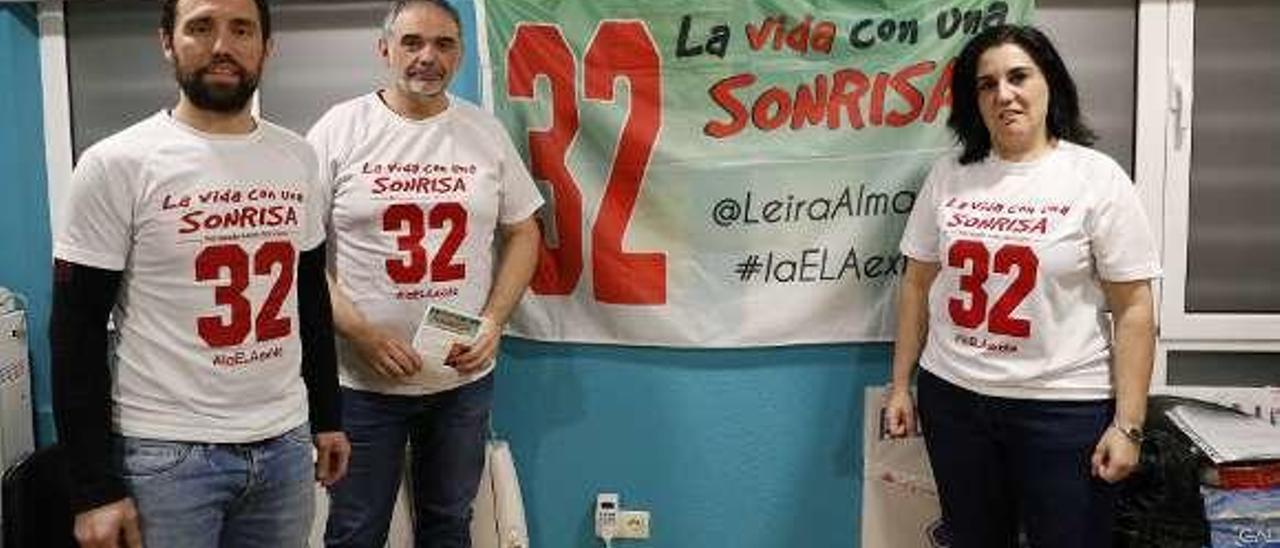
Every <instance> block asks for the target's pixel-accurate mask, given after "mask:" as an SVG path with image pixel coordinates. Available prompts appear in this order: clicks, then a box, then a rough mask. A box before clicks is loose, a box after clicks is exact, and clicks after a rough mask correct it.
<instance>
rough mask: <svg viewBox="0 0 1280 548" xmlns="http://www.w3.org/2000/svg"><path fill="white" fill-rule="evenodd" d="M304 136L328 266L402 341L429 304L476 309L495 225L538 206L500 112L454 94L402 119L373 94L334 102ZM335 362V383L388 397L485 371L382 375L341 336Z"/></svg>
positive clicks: (430, 389) (485, 286)
mask: <svg viewBox="0 0 1280 548" xmlns="http://www.w3.org/2000/svg"><path fill="white" fill-rule="evenodd" d="M307 139H308V140H309V141H311V144H312V145H313V146H315V148H316V152H317V153H318V154H319V155H320V161H321V168H320V172H321V180H322V181H324V182H325V183H326V184H328V185H329V190H330V192H331V200H332V204H333V209H332V211H331V212H330V219H329V222H330V224H329V231H330V234H331V238H330V242H332V244H331V247H330V251H331V252H332V255H331V264H330V267H331V268H332V269H333V272H334V274H335V276H336V277H337V278H338V280H339V281H340V282H341V283H342V284H343V285H344V286H345V288H346V291H347V295H348V296H349V297H350V298H351V300H352V301H353V303H354V304H355V306H356V309H358V310H359V311H360V312H361V313H362V314H364V316H365V318H366V319H367V320H368V321H370V322H371V323H373V324H375V325H378V326H381V327H383V328H385V329H388V330H389V331H390V332H392V333H393V334H395V335H397V336H399V337H401V339H402V340H404V341H406V342H409V341H412V340H413V334H414V332H415V330H416V329H417V326H418V323H419V321H420V320H421V318H422V313H423V311H425V310H426V307H427V305H428V304H430V303H438V304H443V305H447V306H451V307H453V308H457V309H460V310H463V311H466V312H470V313H473V314H479V313H480V312H481V310H482V309H483V307H484V305H485V302H486V300H487V299H488V296H489V288H490V286H491V285H492V283H493V277H494V268H493V267H494V235H495V233H496V231H497V229H498V225H499V223H501V224H512V223H516V222H519V221H523V220H525V219H528V218H529V217H530V216H531V215H533V213H534V212H536V211H537V209H538V208H539V207H541V206H542V197H541V195H540V194H539V193H538V190H537V187H535V186H534V184H533V179H532V178H530V176H529V173H528V171H527V170H526V169H525V165H524V162H523V161H522V160H521V159H520V156H519V154H518V153H517V152H516V150H515V147H514V146H513V145H512V144H511V140H510V139H509V138H508V137H507V134H506V130H505V129H503V127H502V125H501V124H500V123H499V122H498V121H497V119H495V118H494V117H493V116H491V115H489V114H488V113H486V112H484V111H482V110H480V109H479V108H477V107H476V106H475V105H472V104H470V103H467V102H465V101H462V100H460V99H457V98H455V97H452V96H450V97H449V107H448V108H446V109H445V110H444V111H443V112H441V113H440V114H437V115H435V116H432V117H430V118H427V119H425V120H420V121H415V120H409V119H406V118H403V117H401V116H399V115H397V114H396V113H395V112H394V111H392V110H391V109H390V108H389V107H387V105H386V104H385V103H383V101H382V99H381V98H380V97H379V96H378V95H377V94H376V93H370V94H367V95H363V96H360V97H357V98H355V99H351V100H349V101H346V102H343V103H340V104H338V105H336V106H334V107H333V108H332V109H330V110H329V112H327V113H325V115H324V116H323V117H321V118H320V121H318V122H316V125H315V126H314V127H312V128H311V131H310V132H309V133H308V134H307ZM338 363H339V372H340V376H339V378H340V380H341V382H342V384H343V386H347V387H350V388H356V389H360V390H368V391H375V392H381V393H387V394H430V393H435V392H440V391H443V390H448V389H450V388H454V387H456V386H461V385H463V384H466V383H468V382H471V381H474V380H476V379H478V378H480V377H483V376H484V375H486V374H488V373H489V371H490V370H492V368H493V365H492V364H490V365H489V366H488V367H486V368H484V369H483V370H482V371H478V372H476V373H473V374H470V375H460V374H458V373H457V372H456V371H454V370H453V369H447V368H425V369H424V371H423V373H422V374H420V375H418V376H416V377H415V378H413V379H412V380H411V381H410V382H398V381H390V380H387V379H384V378H382V377H380V376H378V375H377V374H376V373H374V372H373V370H372V369H370V368H369V367H368V366H366V365H365V364H364V363H363V361H362V360H361V359H360V357H359V355H358V353H357V352H356V351H355V349H354V348H353V347H352V346H351V345H350V344H349V343H348V342H347V341H346V340H345V339H344V338H342V337H339V338H338Z"/></svg>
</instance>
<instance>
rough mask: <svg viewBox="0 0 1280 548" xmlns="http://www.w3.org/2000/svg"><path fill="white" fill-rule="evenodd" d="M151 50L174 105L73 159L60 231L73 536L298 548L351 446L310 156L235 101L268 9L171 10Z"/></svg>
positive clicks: (298, 141) (58, 382)
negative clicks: (164, 67)
mask: <svg viewBox="0 0 1280 548" xmlns="http://www.w3.org/2000/svg"><path fill="white" fill-rule="evenodd" d="M160 39H161V45H162V47H163V49H164V55H165V57H166V58H167V59H168V60H169V62H170V63H172V64H173V69H174V74H175V78H176V80H177V83H178V87H179V96H178V102H177V105H176V106H174V107H173V108H172V109H166V110H162V111H160V112H158V113H156V114H154V115H152V116H151V117H149V118H147V119H146V120H143V121H142V122H139V123H137V124H135V125H133V126H131V127H129V128H127V129H125V130H123V131H121V132H119V133H116V134H115V135H112V136H110V137H108V138H106V139H104V140H102V141H100V142H98V143H96V144H95V145H94V146H92V147H90V148H89V149H88V150H87V151H85V153H84V154H83V156H82V157H81V158H80V161H79V163H78V165H77V166H76V168H75V171H74V173H73V175H72V190H71V193H70V198H69V203H68V205H67V207H68V211H69V215H67V217H66V218H67V219H68V220H67V222H66V224H65V225H63V226H61V227H58V228H57V230H56V236H55V243H54V260H55V265H54V278H55V279H54V307H53V318H52V322H51V332H52V333H51V335H52V337H51V338H52V343H53V377H54V410H55V416H56V418H57V423H58V436H59V439H60V441H61V443H62V444H64V445H65V446H66V449H67V453H68V455H69V456H70V459H71V463H70V464H71V466H70V472H71V475H72V485H73V486H74V488H73V494H72V499H73V500H72V506H73V510H74V511H75V512H76V519H75V535H76V539H77V540H78V541H79V542H80V544H81V546H84V547H86V548H88V547H95V548H96V547H114V546H130V547H138V546H141V545H142V544H143V543H145V544H146V546H149V547H183V548H216V547H220V546H236V547H241V546H243V547H257V546H261V547H272V548H278V547H302V546H305V545H306V541H307V537H308V532H309V530H310V526H311V522H312V513H313V500H312V499H313V496H314V492H315V488H314V481H317V480H318V481H320V482H321V483H322V484H325V485H329V484H332V483H333V482H335V481H337V480H338V479H339V478H341V477H342V475H343V474H344V473H345V470H346V460H347V455H348V454H349V452H350V446H349V445H348V443H347V440H346V436H345V435H344V434H343V433H342V431H341V416H340V414H339V404H340V402H339V397H340V394H339V392H338V385H337V375H336V359H335V353H334V343H333V323H332V313H331V308H330V303H329V298H328V288H327V283H326V280H325V274H324V263H325V246H324V238H325V231H324V218H325V214H326V211H327V203H326V197H325V193H324V192H323V190H322V188H321V187H320V186H318V185H319V180H318V177H317V170H318V167H317V163H316V156H315V153H314V152H313V151H312V149H311V148H310V147H309V146H308V145H307V143H306V141H304V140H303V139H302V138H301V137H299V136H298V135H296V134H293V133H291V132H289V131H288V130H285V129H283V128H281V127H278V126H276V125H274V124H271V123H269V122H266V121H264V120H262V119H260V118H257V117H255V116H253V115H252V114H251V112H250V110H249V108H248V105H249V100H250V99H251V97H252V96H253V94H254V91H255V90H256V88H257V84H258V79H259V77H260V75H261V74H262V69H263V65H264V63H265V61H266V59H267V56H268V54H269V52H270V50H271V19H270V13H269V12H268V9H267V5H266V0H167V1H166V2H164V5H163V15H162V18H161V28H160ZM113 312H114V321H115V325H116V327H117V328H118V330H119V341H118V344H117V345H116V346H115V348H114V356H112V357H113V358H114V360H109V356H108V344H107V323H108V317H109V315H111V314H112V313H113ZM112 361H114V364H115V365H114V367H112V366H110V365H109V363H110V362H112ZM313 450H314V454H315V457H314V459H313Z"/></svg>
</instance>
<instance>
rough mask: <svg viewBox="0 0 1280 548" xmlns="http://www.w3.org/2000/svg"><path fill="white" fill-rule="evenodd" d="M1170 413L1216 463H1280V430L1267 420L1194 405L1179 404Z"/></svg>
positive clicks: (1175, 421) (1174, 420) (1174, 421)
mask: <svg viewBox="0 0 1280 548" xmlns="http://www.w3.org/2000/svg"><path fill="white" fill-rule="evenodd" d="M1166 413H1167V414H1168V416H1169V419H1170V420H1172V421H1173V423H1174V424H1176V425H1178V428H1179V429H1181V430H1182V431H1183V433H1185V434H1186V435H1187V437H1189V438H1191V441H1193V442H1195V444H1196V446H1197V447H1199V448H1200V450H1201V451H1204V454H1205V455H1207V456H1208V457H1209V459H1211V460H1212V461H1213V463H1214V464H1222V463H1224V462H1240V461H1257V460H1280V428H1278V427H1275V426H1272V425H1271V424H1269V423H1268V422H1267V421H1264V420H1262V419H1259V418H1256V417H1251V416H1249V415H1241V414H1238V413H1233V412H1231V411H1226V410H1218V409H1210V408H1204V407H1198V406H1192V405H1177V406H1174V407H1173V408H1172V409H1170V410H1168V411H1167V412H1166Z"/></svg>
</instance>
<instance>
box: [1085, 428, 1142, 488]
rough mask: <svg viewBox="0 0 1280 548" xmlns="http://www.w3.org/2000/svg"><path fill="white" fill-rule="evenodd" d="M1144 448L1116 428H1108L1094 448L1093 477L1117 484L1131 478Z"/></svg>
mask: <svg viewBox="0 0 1280 548" xmlns="http://www.w3.org/2000/svg"><path fill="white" fill-rule="evenodd" d="M1141 454H1142V446H1141V445H1140V444H1139V443H1138V442H1137V441H1136V440H1133V439H1130V438H1129V436H1126V435H1124V432H1121V431H1120V430H1119V429H1117V428H1115V427H1114V426H1108V427H1107V431H1106V432H1103V433H1102V439H1100V440H1098V445H1097V446H1096V447H1094V448H1093V459H1092V462H1093V475H1094V476H1096V477H1098V478H1100V479H1102V480H1103V481H1106V482H1107V483H1115V482H1117V481H1120V480H1122V479H1124V478H1127V477H1129V474H1131V473H1133V470H1134V469H1135V468H1137V466H1138V456H1139V455H1141Z"/></svg>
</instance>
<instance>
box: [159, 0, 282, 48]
mask: <svg viewBox="0 0 1280 548" xmlns="http://www.w3.org/2000/svg"><path fill="white" fill-rule="evenodd" d="M253 3H254V4H256V5H257V6H258V27H259V28H261V29H262V41H263V42H266V41H267V40H268V39H270V38H271V10H270V9H269V8H268V7H267V0H253ZM177 17H178V0H164V11H163V12H162V13H161V15H160V28H161V29H162V30H164V34H165V36H173V25H174V21H175V20H176V19H177Z"/></svg>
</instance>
